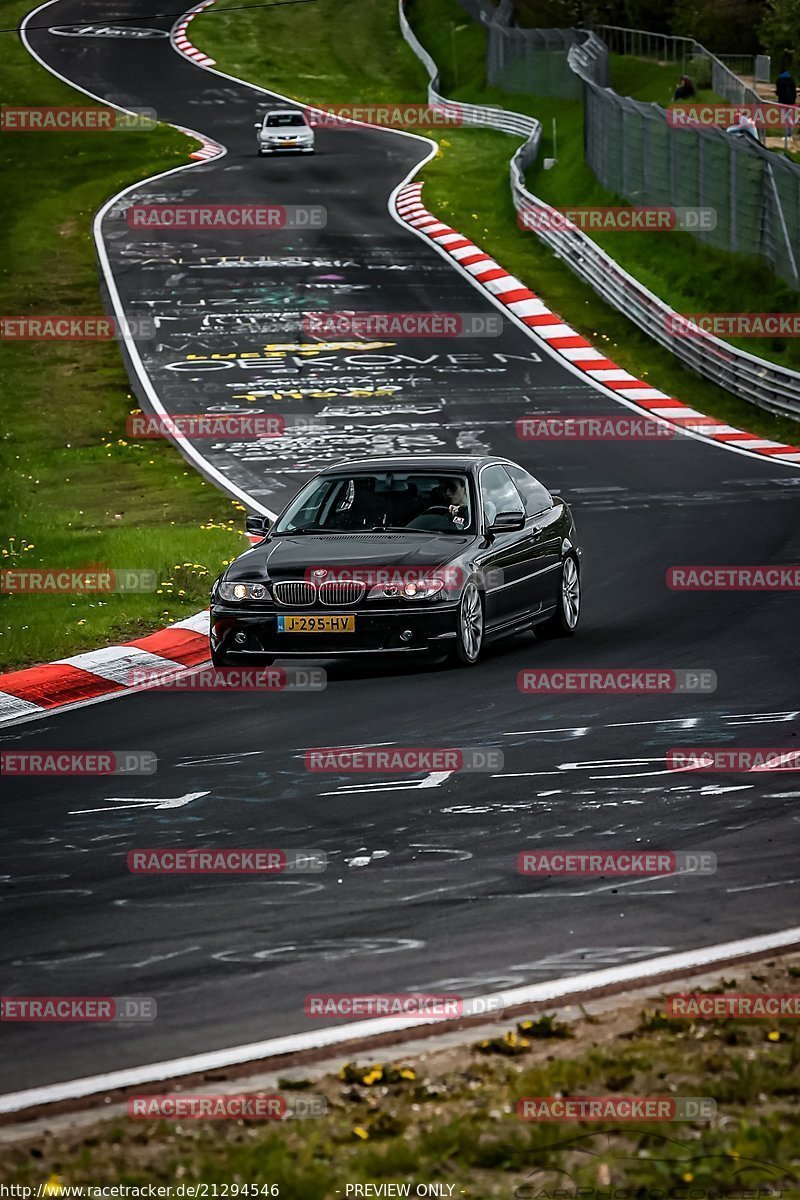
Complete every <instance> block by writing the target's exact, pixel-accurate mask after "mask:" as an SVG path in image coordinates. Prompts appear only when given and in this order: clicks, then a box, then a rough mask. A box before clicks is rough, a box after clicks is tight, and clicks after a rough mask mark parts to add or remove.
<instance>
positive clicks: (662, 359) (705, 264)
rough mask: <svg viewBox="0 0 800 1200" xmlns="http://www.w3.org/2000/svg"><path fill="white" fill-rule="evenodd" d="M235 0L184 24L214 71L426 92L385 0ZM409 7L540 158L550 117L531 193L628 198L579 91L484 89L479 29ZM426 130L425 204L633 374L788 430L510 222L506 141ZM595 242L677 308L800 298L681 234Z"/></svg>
mask: <svg viewBox="0 0 800 1200" xmlns="http://www.w3.org/2000/svg"><path fill="white" fill-rule="evenodd" d="M234 2H235V0H221V2H220V3H219V4H217V5H215V7H214V8H213V9H212V10H210V11H209V12H208V13H205V14H202V15H201V16H199V17H198V18H197V19H196V21H195V24H194V26H193V28H194V30H195V39H194V40H195V42H196V44H198V45H201V46H202V47H203V49H204V50H206V51H207V52H209V53H210V54H212V55H213V57H214V58H215V59H216V60H217V62H218V64H219V66H220V69H222V70H227V71H230V72H231V73H232V74H235V75H238V76H240V77H242V78H247V79H250V80H252V81H253V82H255V83H260V84H262V85H264V86H266V87H274V88H275V89H276V90H278V91H281V92H283V93H285V94H286V95H289V96H293V97H295V98H297V99H298V100H305V101H310V102H311V101H318V102H325V103H345V102H347V101H354V102H355V101H365V100H376V101H377V100H389V99H395V100H421V99H422V98H423V97H424V96H425V94H426V92H425V88H426V79H427V77H426V75H425V72H424V70H423V68H422V67H421V65H420V64H419V63H418V62H417V60H416V58H415V57H414V56H413V55H412V54H411V52H410V50H409V49H408V48H407V47H406V46H405V44H404V42H403V41H402V39H401V37H400V34H399V30H398V27H397V16H396V10H395V7H394V4H393V3H392V2H388V0H336V2H334V0H319V2H318V4H315V5H314V6H313V20H312V18H311V14H310V13H309V12H308V11H305V6H299V7H298V8H295V7H292V6H289V7H286V8H282V9H280V8H279V9H276V10H275V11H274V12H270V13H269V15H268V16H267V15H265V14H263V13H262V12H253V13H248V12H242V11H237V12H232V13H230V14H229V15H226V14H225V12H224V9H225V5H226V4H231V3H234ZM410 14H411V18H412V23H413V25H414V28H415V31H416V33H417V36H418V37H419V38H420V40H421V41H422V42H423V44H424V45H425V46H426V47H427V48H428V49H429V50H430V51H431V53H432V54H433V56H434V58H436V60H437V61H438V62H439V64H440V66H441V68H442V78H443V88H442V90H443V92H444V93H445V94H446V95H450V96H452V97H454V98H456V99H463V100H481V101H482V102H484V103H491V104H499V105H503V106H506V107H510V108H514V109H517V110H519V111H522V112H527V113H530V114H531V115H534V116H537V117H539V118H540V119H541V120H542V123H543V127H544V131H545V137H544V143H543V149H542V154H541V158H542V159H543V158H544V157H547V156H550V155H551V154H552V145H551V139H550V127H551V119H552V117H553V116H555V117H556V120H557V123H558V158H559V161H558V165H557V166H556V167H555V168H554V169H553V170H551V171H548V172H545V171H544V170H543V169H542V168H541V166H539V167H537V168H534V170H533V171H532V172H531V177H530V180H529V186H530V187H531V189H532V191H533V192H534V193H536V194H539V195H541V196H542V197H543V198H544V199H547V200H549V201H550V202H551V203H554V204H561V203H567V204H574V203H575V202H576V199H577V200H578V201H579V202H580V203H584V204H586V203H595V202H596V203H601V204H609V203H624V201H621V200H620V199H619V198H618V197H614V196H613V195H612V194H611V193H609V192H607V191H606V190H605V189H604V188H602V187H601V185H600V184H599V183H597V181H596V180H595V178H594V176H593V175H592V174H591V172H590V171H589V169H588V167H586V165H585V163H584V160H583V151H582V136H583V124H582V122H583V118H582V111H581V105H580V104H579V103H578V102H576V101H564V100H544V99H540V98H538V97H531V96H517V95H514V96H511V97H509V96H508V95H506V94H505V93H504V92H502V91H500V90H499V89H496V88H491V87H488V86H487V85H486V83H485V69H484V67H485V33H484V32H483V29H482V28H481V27H480V26H479V25H477V24H476V23H473V22H470V21H469V20H468V19H467V18H466V17H465V13H464V10H463V9H462V8H461V7H460V5H459V4H458V3H457V0H424V3H422V2H420V0H414V3H413V4H412V6H411V9H410ZM659 86H661V85H660V84H659ZM434 136H436V137H437V139H438V141H439V145H440V149H441V153H440V154H439V156H438V157H437V158H436V159H435V160H433V161H432V162H431V163H430V164H429V165H428V166H427V167H426V168H425V171H424V174H423V177H424V179H425V181H426V188H425V193H424V196H425V201H426V203H427V205H428V207H429V208H431V210H432V211H434V212H436V213H437V214H438V215H440V216H442V217H443V218H446V219H447V220H448V221H449V222H450V223H451V224H452V225H453V226H454V227H455V228H456V229H460V230H461V231H462V232H463V233H465V234H468V235H469V236H471V237H473V238H475V240H476V241H477V242H479V244H480V245H481V246H482V247H483V248H485V249H486V250H487V251H488V252H489V253H490V254H492V255H493V256H494V257H495V258H497V260H498V261H499V262H501V263H502V264H503V265H504V266H505V267H506V268H508V270H510V271H512V272H513V273H514V274H515V275H517V276H518V277H519V278H521V279H523V280H524V281H525V282H526V283H527V284H528V286H530V287H531V288H532V290H533V291H535V292H536V293H537V294H538V295H541V296H542V298H543V299H544V300H545V301H546V302H547V303H548V304H549V305H550V306H551V307H552V308H553V309H554V310H555V311H556V312H558V313H560V314H561V315H562V316H563V317H564V319H565V320H567V321H568V322H569V323H570V324H572V325H573V326H574V327H575V328H577V329H579V330H580V331H581V332H583V333H585V335H586V336H587V337H589V338H591V339H592V340H593V341H595V342H597V343H598V344H600V345H602V346H603V347H604V348H606V349H608V351H609V352H613V356H614V358H615V361H617V362H618V363H619V364H620V366H622V367H624V368H626V369H627V370H629V371H630V372H631V373H634V374H636V375H638V376H639V377H644V378H647V379H649V380H650V381H651V382H652V383H653V384H654V385H655V386H657V387H659V388H661V389H662V390H663V391H665V392H668V393H669V394H670V395H675V396H679V397H680V398H681V399H682V400H685V401H686V402H687V403H688V404H691V405H693V406H696V407H698V408H699V409H700V410H701V411H704V412H707V413H709V414H710V415H712V416H715V417H717V418H718V419H720V420H724V421H727V422H729V423H730V424H732V425H736V426H739V427H742V428H744V429H748V430H752V431H753V432H755V433H759V434H762V435H764V436H767V437H772V438H775V439H777V440H783V441H789V442H790V443H794V442H795V441H796V440H797V438H798V433H799V431H798V425H797V422H794V421H792V420H790V419H787V418H778V417H773V416H771V415H770V414H768V413H765V412H764V411H762V410H761V409H758V408H756V407H755V406H752V405H750V404H748V403H747V402H746V401H743V400H739V399H737V398H735V397H733V396H731V395H730V393H728V392H725V391H723V390H722V389H721V388H718V387H716V386H714V385H712V384H710V383H707V382H705V381H704V380H702V379H700V378H699V377H698V376H696V375H694V374H692V373H691V372H689V371H687V370H686V369H685V368H683V367H682V366H681V364H680V363H679V362H678V361H677V359H675V358H674V356H673V355H671V354H670V353H669V352H668V351H666V350H664V349H662V348H661V347H659V346H657V345H655V344H654V343H653V342H652V341H651V340H650V339H649V338H648V337H646V335H644V334H643V333H641V332H640V331H639V330H638V329H637V328H636V326H635V325H633V324H632V323H631V322H630V321H628V320H627V319H626V318H625V317H624V316H623V315H622V314H621V313H619V312H617V311H616V310H615V309H613V308H611V307H610V306H609V305H607V304H605V303H604V302H603V301H602V300H600V298H599V297H598V296H596V294H595V293H594V292H593V291H592V290H591V289H590V288H589V287H587V286H585V285H583V284H581V283H580V282H579V280H578V279H577V278H576V276H575V275H574V274H573V273H572V272H571V271H570V270H569V269H568V268H567V267H566V266H564V265H563V263H561V262H559V261H558V260H557V259H555V258H554V257H553V255H552V254H551V253H550V251H549V250H548V249H547V247H545V246H544V245H543V244H542V243H541V242H539V240H538V239H537V238H536V236H535V234H532V233H528V232H525V231H523V230H520V229H519V228H518V226H517V222H516V214H515V212H514V209H513V205H512V202H511V196H510V190H509V186H508V160H509V158H510V156H511V154H512V152H513V149H514V141H513V139H511V138H509V137H507V136H505V135H503V134H499V133H494V132H491V131H482V130H471V129H451V130H445V131H443V132H442V133H440V134H436V135H434ZM597 241H598V242H599V243H600V244H602V245H603V246H604V247H605V248H606V249H607V250H608V251H609V252H610V253H613V254H614V255H615V256H619V257H620V258H621V260H622V262H623V265H624V266H626V268H627V269H629V270H631V272H632V273H633V274H638V275H639V276H640V277H641V278H642V280H643V282H645V283H646V284H647V285H648V286H650V287H651V288H652V290H653V291H655V292H657V293H658V294H659V295H662V296H664V298H665V299H667V300H668V301H670V302H671V303H673V304H674V306H675V307H676V308H678V309H679V310H681V309H683V310H688V311H710V312H715V311H728V310H729V308H730V297H731V295H736V296H737V300H738V306H739V307H740V308H741V309H742V310H743V311H748V309H749V308H751V307H752V308H754V309H755V310H757V311H761V310H763V309H765V308H769V309H775V310H776V311H793V310H794V308H795V307H796V306H797V299H798V298H797V295H796V294H795V293H793V292H791V290H790V289H788V288H787V287H785V286H784V285H783V284H781V283H780V281H777V280H776V279H775V277H774V276H773V275H771V274H770V273H769V272H768V271H767V270H766V269H765V268H763V267H761V266H760V264H758V263H757V262H755V261H751V260H745V259H741V258H734V256H732V255H727V254H722V253H720V252H715V251H710V250H707V249H706V248H705V247H703V246H701V245H700V244H699V243H697V242H695V241H694V240H693V239H691V238H690V237H689V236H688V235H685V234H649V235H648V234H638V235H637V236H635V237H632V236H631V235H630V234H617V235H616V236H615V237H612V236H611V235H605V236H598V238H597ZM745 348H746V349H749V350H750V351H751V352H756V353H759V354H763V353H765V352H767V351H768V350H769V351H770V352H771V353H772V354H773V356H775V357H777V358H778V359H779V361H780V360H782V359H784V358H786V356H787V355H788V354H789V353H791V352H792V350H796V347H791V346H790V347H788V349H787V348H786V347H785V344H781V343H779V342H777V341H775V342H769V343H766V340H765V339H759V340H758V342H757V344H756V342H755V340H754V339H750V341H749V342H748V343H747V344H745ZM798 365H800V364H798Z"/></svg>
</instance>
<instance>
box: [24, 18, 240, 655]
mask: <svg viewBox="0 0 800 1200" xmlns="http://www.w3.org/2000/svg"><path fill="white" fill-rule="evenodd" d="M29 8H30V4H29V3H27V2H26V0H21V2H15V3H13V4H12V3H6V4H5V5H4V6H3V9H4V19H5V23H6V24H13V22H14V21H15V20H16V19H18V18H19V17H20V16H21V15H22V14H23V13H24V12H26V11H27V10H28V9H29ZM3 48H4V52H5V53H4V63H3V68H2V91H3V103H4V104H36V105H47V104H50V105H69V104H77V105H81V106H83V105H86V104H87V103H89V101H87V99H86V97H84V96H83V95H80V94H78V93H75V92H73V91H72V90H71V89H69V88H67V87H65V86H64V85H62V84H61V83H60V82H58V81H57V80H56V79H54V78H53V76H51V75H50V74H49V73H47V72H45V71H44V70H43V69H42V68H41V67H39V66H38V64H37V63H36V62H35V61H34V59H33V58H31V57H30V56H29V55H28V53H27V51H26V50H25V49H24V47H23V46H22V45H21V43H20V42H19V41H18V40H17V39H16V38H14V37H13V36H10V35H6V37H5V38H4V42H3ZM2 141H3V150H4V155H3V162H2V165H1V166H0V188H2V193H3V196H4V200H5V220H4V222H3V224H2V227H1V228H0V260H1V261H2V269H1V270H2V273H1V274H0V279H1V280H2V288H3V293H4V300H3V312H4V313H8V314H28V313H29V314H61V313H63V314H70V315H72V314H87V315H98V314H100V313H102V307H101V303H100V296H99V290H98V270H97V266H96V262H95V253H94V247H93V243H92V239H91V223H92V216H93V214H94V213H95V212H96V211H97V209H98V208H100V207H101V205H102V204H103V202H104V201H105V200H107V199H108V197H109V196H111V195H113V194H114V193H116V192H118V191H119V190H120V189H121V188H122V187H123V186H125V184H128V183H133V182H135V181H136V180H138V179H142V178H144V177H145V176H147V175H150V174H153V173H154V172H157V171H162V170H165V169H168V168H170V167H173V166H178V165H180V164H182V163H184V162H186V161H188V159H187V154H188V152H189V151H190V150H191V149H192V143H191V141H189V140H188V139H187V138H186V137H184V136H183V135H181V134H179V133H177V132H174V131H172V130H169V129H167V128H163V127H159V128H158V129H157V130H154V131H152V132H144V131H141V132H130V133H123V132H112V133H102V132H98V133H88V132H87V133H72V134H67V133H46V134H40V135H37V134H34V133H10V132H5V133H3V134H2ZM0 365H1V366H2V376H3V392H4V401H5V403H4V408H5V420H4V428H3V436H2V439H0V471H1V472H2V483H1V484H0V509H2V514H3V519H2V530H3V532H2V534H0V566H2V567H3V568H9V567H25V568H35V567H80V566H83V565H87V564H93V563H104V564H107V565H108V566H109V567H112V568H134V567H138V568H144V569H148V570H151V571H155V572H156V573H157V575H158V579H159V581H160V582H163V584H164V585H165V586H162V587H160V588H159V590H158V591H157V592H153V593H149V594H143V595H123V594H113V595H108V596H102V595H101V596H77V595H69V596H43V595H39V596H36V595H32V596H26V595H17V594H15V595H2V596H0V664H2V666H3V668H5V669H9V668H14V667H18V666H24V665H27V664H29V663H33V662H37V661H43V660H49V659H53V658H57V657H63V656H67V655H70V654H74V653H77V652H79V651H81V650H87V649H93V648H95V647H97V646H98V645H100V644H102V643H104V642H113V641H116V640H119V639H125V638H128V637H135V636H137V635H139V634H141V633H143V632H146V631H150V630H152V629H154V628H157V627H159V626H162V625H165V624H168V623H169V622H170V621H172V620H178V619H180V618H181V617H183V616H188V615H190V614H192V613H193V612H196V611H197V610H198V608H199V607H202V606H203V604H204V603H205V602H206V600H207V594H208V584H209V581H210V579H213V578H214V577H215V576H216V574H217V573H218V571H219V569H220V566H221V563H222V562H223V560H224V559H230V558H232V557H233V556H234V555H235V554H236V553H237V552H238V551H239V550H240V549H242V548H243V539H242V537H241V535H240V534H239V533H238V528H239V526H240V524H241V516H240V515H239V514H238V512H237V511H236V510H235V509H234V508H233V507H232V504H231V501H230V500H229V499H227V498H225V497H224V496H222V495H221V494H220V493H219V492H217V491H216V489H214V488H213V487H211V486H210V485H207V484H205V483H204V482H203V481H202V480H201V479H200V478H199V476H198V475H197V474H196V472H195V471H194V470H192V469H190V468H189V467H187V466H186V464H185V462H184V460H183V458H182V457H181V456H180V454H179V453H178V452H177V450H175V449H174V448H173V447H172V446H170V445H168V444H166V443H164V442H162V441H160V440H153V441H146V442H135V441H131V440H130V439H128V438H127V437H126V434H125V423H126V419H127V416H128V414H129V412H131V411H133V410H135V408H136V403H135V401H134V400H133V399H132V397H131V394H130V392H129V388H128V380H127V376H126V373H125V370H124V367H123V364H122V360H121V357H120V354H119V351H118V350H117V347H116V344H115V343H113V342H105V343H102V342H95V343H93V342H46V341H41V342H10V341H3V342H2V343H0ZM203 526H204V527H205V528H202V527H203ZM234 529H236V530H237V532H236V533H234V532H233V530H234ZM183 564H189V565H188V566H185V565H183ZM176 567H177V568H178V570H177V572H176ZM170 580H171V581H172V586H166V585H167V581H170Z"/></svg>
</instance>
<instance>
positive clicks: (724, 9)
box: [672, 0, 780, 54]
mask: <svg viewBox="0 0 800 1200" xmlns="http://www.w3.org/2000/svg"><path fill="white" fill-rule="evenodd" d="M779 2H780V0H779ZM763 13H764V3H763V0H715V3H714V4H713V5H710V4H706V3H703V2H702V0H677V3H676V5H675V11H674V13H673V19H672V32H673V33H677V34H680V35H681V36H682V37H693V38H696V39H697V41H698V42H701V43H702V44H703V45H704V46H705V47H706V49H707V50H712V51H714V52H715V53H717V54H757V53H758V51H759V50H760V49H761V47H760V45H759V41H758V33H757V31H758V25H759V22H760V21H761V18H762V16H763Z"/></svg>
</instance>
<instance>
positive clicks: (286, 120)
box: [264, 113, 305, 129]
mask: <svg viewBox="0 0 800 1200" xmlns="http://www.w3.org/2000/svg"><path fill="white" fill-rule="evenodd" d="M264 124H265V125H266V126H267V127H268V128H270V129H272V128H274V127H275V126H277V125H281V126H285V125H289V126H297V125H305V121H304V119H303V116H302V114H301V113H270V115H269V116H268V117H265V118H264Z"/></svg>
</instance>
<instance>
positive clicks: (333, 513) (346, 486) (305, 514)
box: [273, 471, 474, 534]
mask: <svg viewBox="0 0 800 1200" xmlns="http://www.w3.org/2000/svg"><path fill="white" fill-rule="evenodd" d="M473 509H474V505H473V502H472V498H471V494H470V485H469V481H468V479H467V478H466V476H464V475H458V474H452V473H450V472H447V471H444V472H438V471H425V472H418V473H417V472H409V471H387V472H376V473H375V474H368V473H362V472H358V473H354V474H352V475H347V474H342V475H326V476H324V477H323V478H321V479H314V480H312V481H311V482H310V483H309V484H307V485H306V487H304V488H303V490H302V492H300V494H299V495H298V496H297V497H296V498H295V500H293V502H292V503H291V504H290V505H289V508H288V509H287V510H286V512H285V514H284V515H283V516H282V517H281V519H280V520H279V521H278V523H277V524H276V526H275V528H274V530H273V534H282V533H286V534H288V533H353V532H355V533H357V532H364V531H365V530H375V529H386V530H390V531H391V530H394V531H399V532H405V531H408V532H409V533H411V532H428V533H451V534H463V533H471V532H472V531H473V520H474V518H473Z"/></svg>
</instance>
